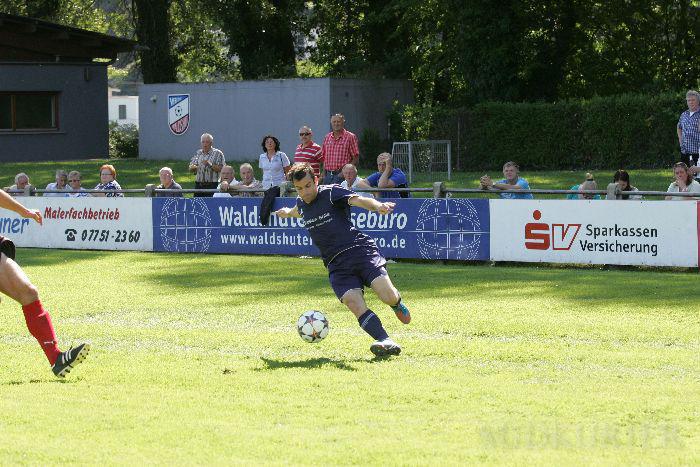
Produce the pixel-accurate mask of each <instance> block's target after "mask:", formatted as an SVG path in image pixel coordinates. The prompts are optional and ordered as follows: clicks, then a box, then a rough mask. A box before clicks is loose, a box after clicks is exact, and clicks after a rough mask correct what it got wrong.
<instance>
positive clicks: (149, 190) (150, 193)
mask: <svg viewBox="0 0 700 467" xmlns="http://www.w3.org/2000/svg"><path fill="white" fill-rule="evenodd" d="M143 193H144V195H146V198H153V197H154V196H155V195H156V186H155V185H154V184H152V183H149V184H148V185H146V188H145V189H144V192H143Z"/></svg>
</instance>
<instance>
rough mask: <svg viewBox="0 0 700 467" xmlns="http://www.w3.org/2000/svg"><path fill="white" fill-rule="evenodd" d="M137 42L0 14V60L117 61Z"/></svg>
mask: <svg viewBox="0 0 700 467" xmlns="http://www.w3.org/2000/svg"><path fill="white" fill-rule="evenodd" d="M135 46H136V42H134V41H131V40H128V39H122V38H119V37H114V36H109V35H107V34H100V33H97V32H92V31H87V30H85V29H78V28H72V27H69V26H63V25H61V24H56V23H51V22H48V21H42V20H39V19H34V18H27V17H24V16H15V15H9V14H6V13H0V61H2V62H8V61H11V62H58V63H76V62H78V63H90V62H93V61H94V60H95V59H107V60H114V59H116V57H117V54H118V53H120V52H130V51H131V50H133V49H134V47H135Z"/></svg>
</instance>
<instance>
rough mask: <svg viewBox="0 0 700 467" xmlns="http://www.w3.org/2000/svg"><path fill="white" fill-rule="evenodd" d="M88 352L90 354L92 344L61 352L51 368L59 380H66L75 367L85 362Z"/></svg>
mask: <svg viewBox="0 0 700 467" xmlns="http://www.w3.org/2000/svg"><path fill="white" fill-rule="evenodd" d="M88 352H90V344H80V345H79V346H77V347H75V348H72V347H71V348H70V350H66V351H65V352H61V354H60V355H59V356H58V359H56V363H54V364H53V366H52V367H51V369H52V370H53V374H54V375H56V376H58V377H59V378H65V377H66V375H67V374H68V373H70V371H71V370H72V369H73V367H74V366H75V365H77V364H78V363H81V362H82V361H83V360H85V357H87V354H88Z"/></svg>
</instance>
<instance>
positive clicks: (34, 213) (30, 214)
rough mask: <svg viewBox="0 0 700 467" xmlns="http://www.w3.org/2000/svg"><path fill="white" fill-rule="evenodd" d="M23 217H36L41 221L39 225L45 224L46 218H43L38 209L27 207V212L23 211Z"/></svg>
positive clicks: (35, 218) (36, 219)
mask: <svg viewBox="0 0 700 467" xmlns="http://www.w3.org/2000/svg"><path fill="white" fill-rule="evenodd" d="M22 217H26V218H27V219H34V220H35V221H37V222H38V223H39V225H43V224H44V220H43V219H42V218H41V213H40V212H39V211H37V210H36V209H27V210H26V211H25V212H23V213H22Z"/></svg>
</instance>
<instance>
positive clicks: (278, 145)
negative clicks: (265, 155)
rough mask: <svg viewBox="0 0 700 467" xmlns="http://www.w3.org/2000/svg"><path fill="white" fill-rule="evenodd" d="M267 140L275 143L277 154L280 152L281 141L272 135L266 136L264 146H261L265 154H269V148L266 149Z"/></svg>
mask: <svg viewBox="0 0 700 467" xmlns="http://www.w3.org/2000/svg"><path fill="white" fill-rule="evenodd" d="M267 138H270V139H272V141H274V142H275V152H276V151H279V150H280V140H278V139H277V138H275V137H274V136H272V135H265V136H264V137H263V139H262V144H260V145H261V146H262V150H263V152H267V148H266V147H265V141H267Z"/></svg>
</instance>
